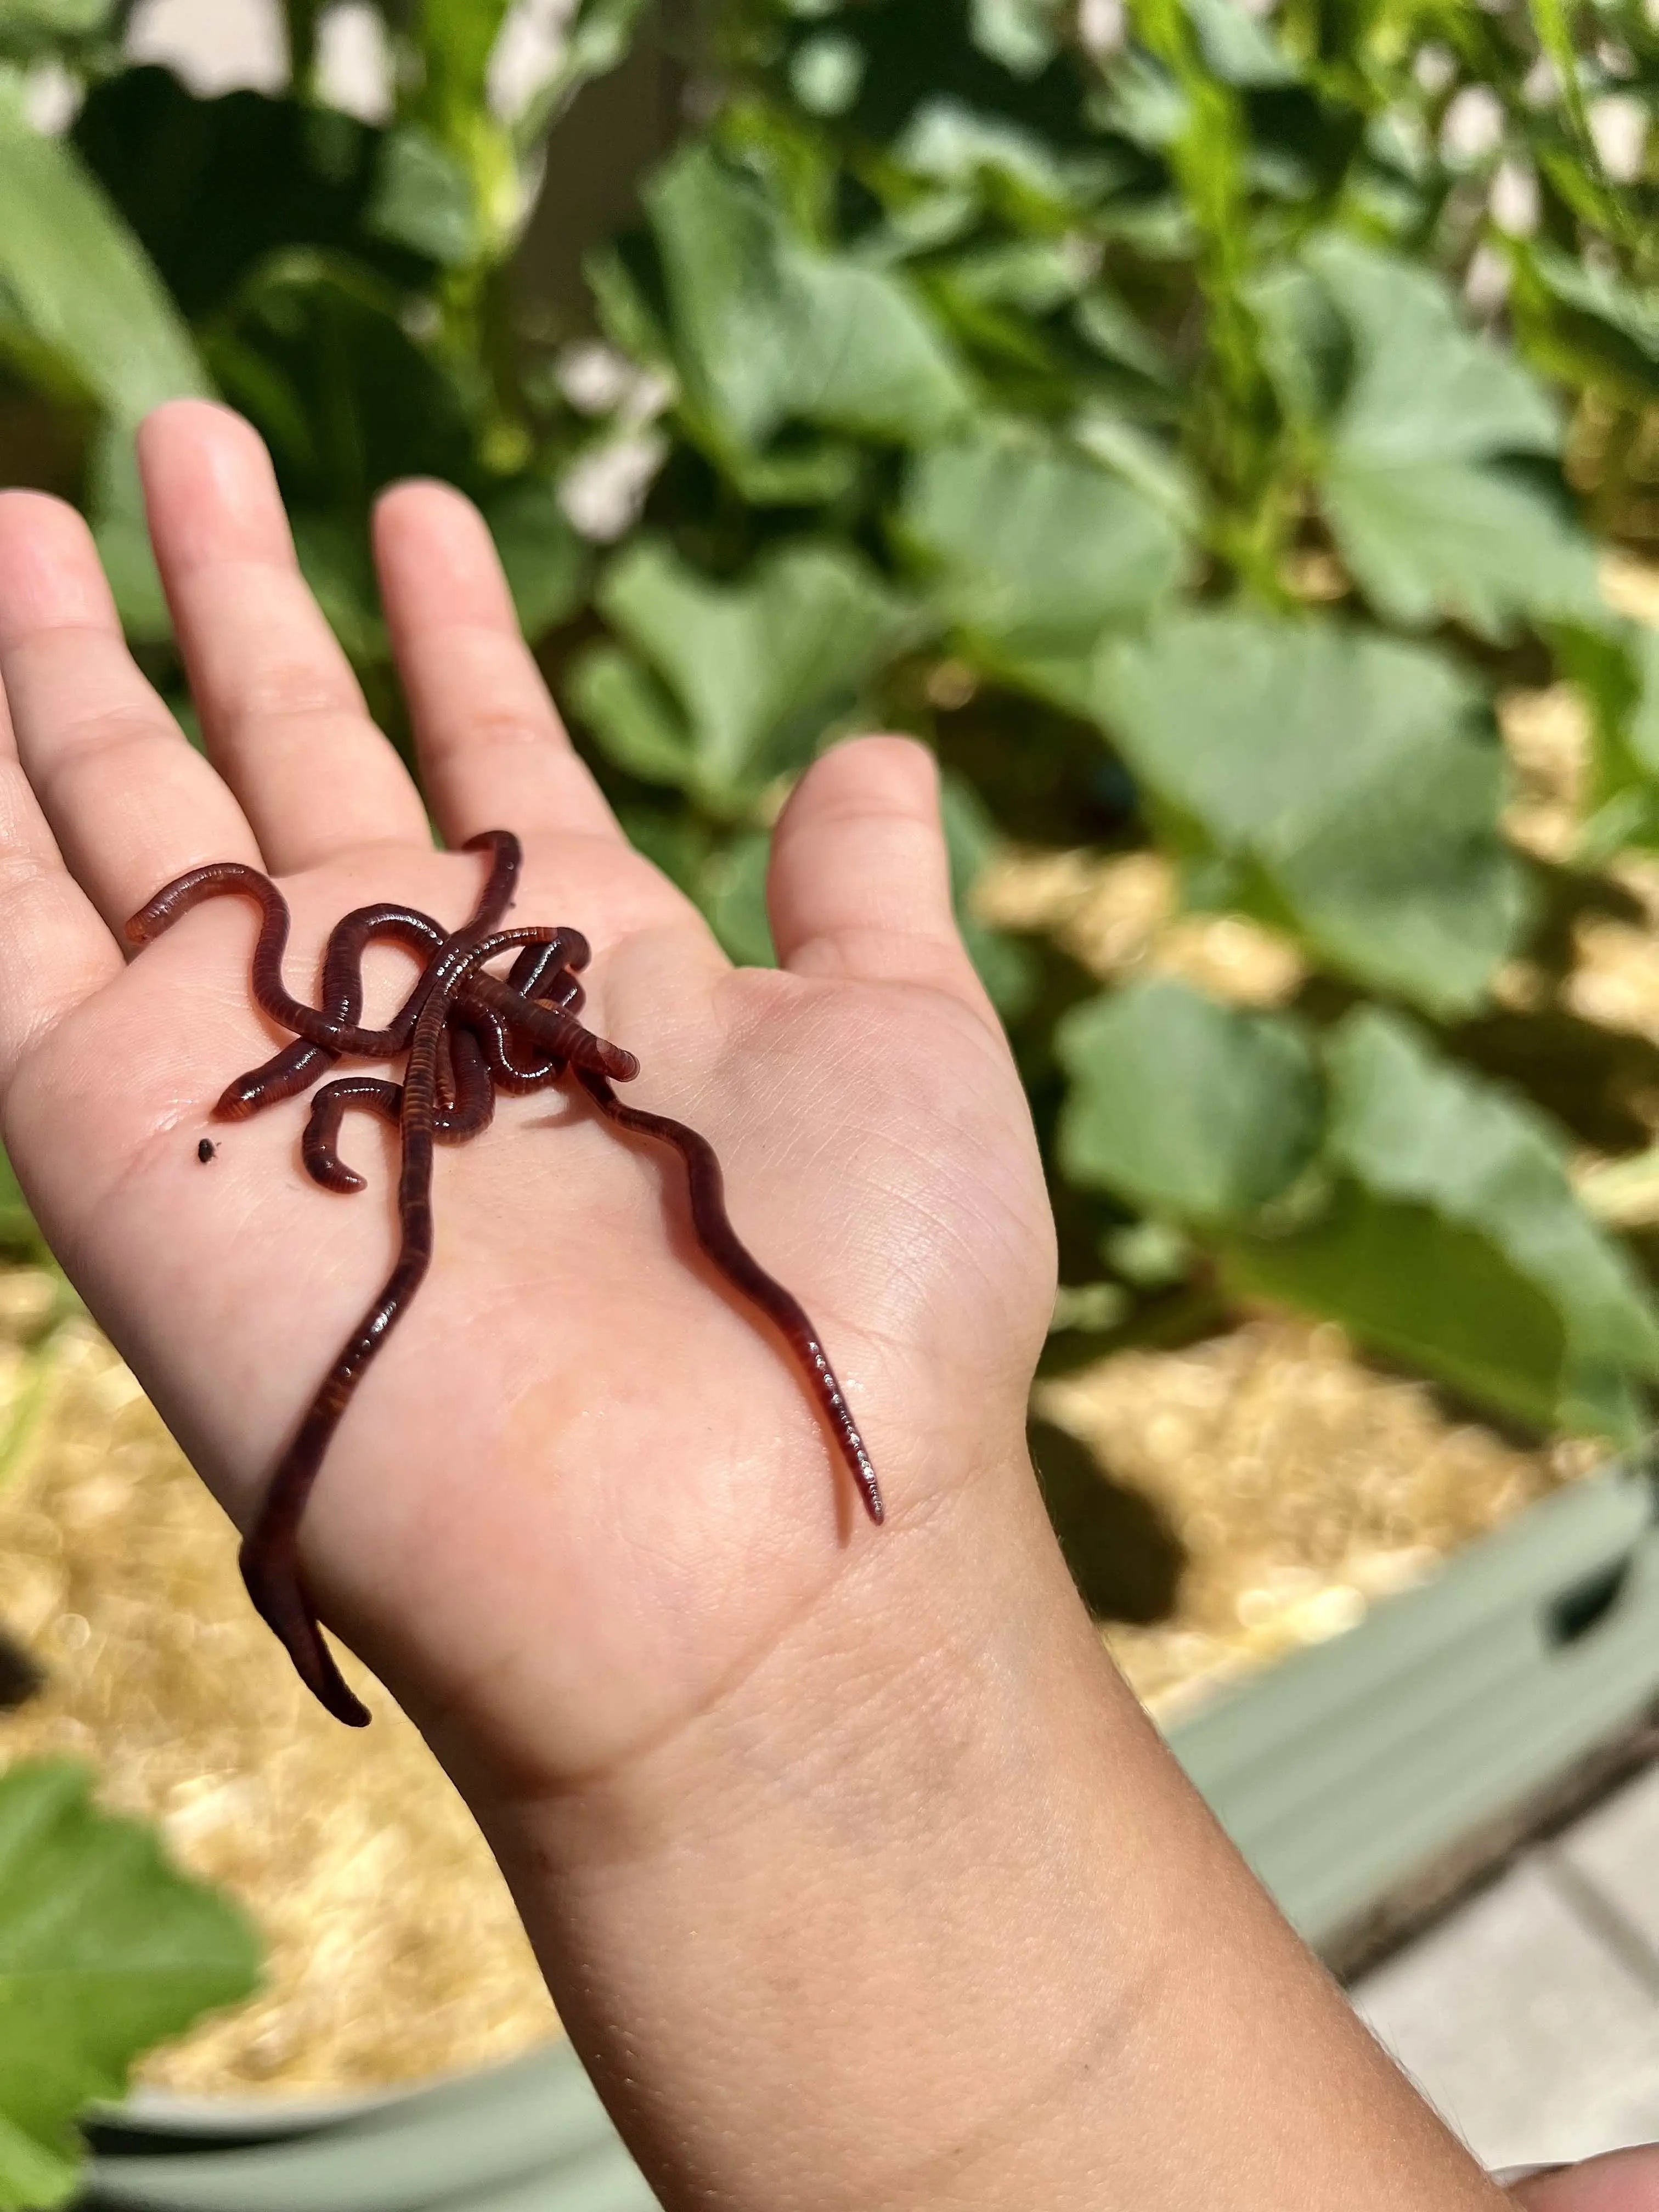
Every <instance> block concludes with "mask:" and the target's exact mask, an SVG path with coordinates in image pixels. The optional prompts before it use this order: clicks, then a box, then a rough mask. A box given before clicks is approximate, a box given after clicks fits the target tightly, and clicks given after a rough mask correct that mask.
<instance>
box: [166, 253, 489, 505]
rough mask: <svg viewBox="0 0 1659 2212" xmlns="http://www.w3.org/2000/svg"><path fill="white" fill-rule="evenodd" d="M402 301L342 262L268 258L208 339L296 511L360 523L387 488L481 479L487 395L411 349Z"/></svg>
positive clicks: (319, 256) (453, 369)
mask: <svg viewBox="0 0 1659 2212" xmlns="http://www.w3.org/2000/svg"><path fill="white" fill-rule="evenodd" d="M403 309H404V295H402V294H401V293H400V292H398V290H396V289H394V288H393V287H392V286H390V285H388V284H386V283H384V282H383V281H382V280H381V279H380V278H379V277H377V276H375V275H374V273H373V272H372V271H371V270H367V269H365V268H363V267H362V265H361V264H358V263H356V262H355V261H352V260H349V259H348V258H345V257H344V256H343V255H336V254H323V253H314V252H307V251H305V250H296V251H295V252H286V253H281V254H276V255H273V256H272V257H271V258H270V259H269V260H268V261H266V262H264V263H263V264H261V265H260V266H259V268H258V270H255V272H254V273H253V275H252V276H250V277H249V278H248V279H247V280H246V283H243V284H242V285H241V286H240V288H239V289H238V291H237V293H236V294H235V295H234V299H233V301H231V303H230V305H229V307H228V308H227V309H226V310H225V311H224V312H223V313H222V314H220V315H219V316H217V317H216V318H215V319H214V321H213V322H212V324H211V325H210V326H209V329H208V331H207V332H206V334H205V335H206V343H207V345H208V350H209V357H210V360H211V362H212V363H213V367H214V370H215V373H216V375H217V377H218V379H219V381H220V383H221V385H222V387H223V389H224V392H225V393H226V396H227V397H228V398H230V399H231V400H233V401H234V404H236V405H237V406H238V407H240V409H241V410H242V411H243V412H244V413H245V414H246V415H247V416H249V418H250V419H251V420H252V422H253V423H254V425H255V427H256V428H258V430H259V431H260V432H261V433H262V435H264V439H265V441H266V443H267V444H268V445H269V446H270V449H271V458H272V459H273V460H274V461H275V463H276V473H277V476H278V477H279V479H280V480H281V483H282V486H283V492H284V494H285V495H286V496H287V497H288V499H289V503H290V504H291V505H293V506H295V507H303V508H307V509H309V510H311V511H313V512H315V513H325V512H328V511H329V510H331V509H338V508H342V507H344V508H349V509H356V510H357V511H358V512H360V513H361V512H362V510H363V509H364V508H366V507H367V504H368V501H369V499H370V498H371V497H372V496H373V495H374V493H375V492H376V491H377V490H379V489H380V487H381V486H382V485H384V484H387V483H392V482H394V481H395V480H396V479H398V478H399V477H411V476H424V477H441V478H443V479H444V480H445V481H447V482H448V483H459V484H461V485H463V486H464V487H468V486H471V484H473V483H475V482H476V481H477V474H478V464H477V442H478V435H479V433H478V412H477V410H478V408H479V404H480V396H481V387H480V384H479V381H478V380H477V378H465V375H464V372H463V370H462V369H461V368H459V367H458V366H457V365H456V364H455V362H453V358H452V357H451V356H449V355H448V354H447V353H446V352H444V351H441V350H440V349H438V348H436V347H435V346H428V345H424V344H422V343H421V342H420V341H419V340H418V339H416V338H415V337H411V336H410V332H409V331H408V330H407V329H406V328H405V327H404V319H403Z"/></svg>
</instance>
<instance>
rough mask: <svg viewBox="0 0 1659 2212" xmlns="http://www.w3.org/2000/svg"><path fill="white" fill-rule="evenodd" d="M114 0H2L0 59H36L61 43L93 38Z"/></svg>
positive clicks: (49, 52) (101, 27)
mask: <svg viewBox="0 0 1659 2212" xmlns="http://www.w3.org/2000/svg"><path fill="white" fill-rule="evenodd" d="M114 6H115V0H5V4H4V6H3V7H0V59H3V60H6V61H14V62H33V61H38V60H40V58H42V57H44V56H46V55H49V54H52V53H54V52H57V51H58V49H59V48H60V47H63V46H74V45H76V44H78V43H79V42H81V41H82V40H88V39H94V38H96V37H97V35H98V33H100V31H102V30H103V29H105V28H106V26H107V24H108V22H109V19H110V17H111V15H112V14H113V13H114Z"/></svg>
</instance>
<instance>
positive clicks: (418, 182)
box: [363, 123, 480, 269]
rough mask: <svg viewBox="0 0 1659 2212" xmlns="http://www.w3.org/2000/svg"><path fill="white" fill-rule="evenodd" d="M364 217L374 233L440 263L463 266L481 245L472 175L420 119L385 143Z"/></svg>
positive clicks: (382, 146)
mask: <svg viewBox="0 0 1659 2212" xmlns="http://www.w3.org/2000/svg"><path fill="white" fill-rule="evenodd" d="M363 220H364V224H365V227H366V228H367V229H368V232H369V233H370V234H371V235H372V236H374V237H377V238H385V239H390V240H392V242H393V243H394V244H396V245H398V246H409V247H410V249H411V250H412V251H413V252H416V253H421V254H424V255H425V256H426V257H427V258H428V260H432V261H435V262H436V263H437V264H439V266H440V267H441V268H444V269H464V268H465V266H466V264H467V263H468V262H469V261H471V258H473V256H474V254H476V253H477V251H478V249H479V243H480V240H479V232H478V215H477V208H476V206H475V205H474V204H473V197H472V185H471V179H469V177H468V176H467V173H466V171H465V169H464V168H463V167H462V166H461V164H460V163H459V161H457V160H456V159H455V157H454V155H453V154H452V153H451V152H450V151H449V150H448V149H447V147H444V146H441V145H440V143H438V141H437V139H435V137H433V135H432V133H431V132H430V131H427V130H425V129H423V128H422V125H420V124H418V123H408V124H405V125H404V127H403V128H402V129H401V130H400V131H393V132H392V133H391V134H390V136H389V137H386V140H385V141H384V143H382V145H381V148H380V165H379V168H378V171H377V173H376V177H375V183H374V197H372V199H371V200H370V202H369V204H368V208H367V209H366V210H365V211H364V217H363Z"/></svg>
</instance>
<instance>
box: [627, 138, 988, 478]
mask: <svg viewBox="0 0 1659 2212" xmlns="http://www.w3.org/2000/svg"><path fill="white" fill-rule="evenodd" d="M646 200H647V210H648V212H649V215H650V217H651V222H652V227H653V230H654V232H655V234H656V236H657V240H658V244H659V247H660V250H661V252H662V258H663V267H664V273H665V278H666V281H667V287H668V295H669V301H670V306H671V311H672V325H673V329H672V341H673V347H674V352H675V356H676V360H677V362H678V368H679V370H680V373H681V375H682V378H683V380H684V384H685V386H686V389H687V392H688V393H689V394H690V396H691V397H692V398H694V399H695V400H696V402H697V403H698V404H700V405H701V406H702V408H703V409H704V410H706V412H707V413H708V416H710V417H711V418H712V420H713V421H714V422H715V423H716V424H717V425H718V426H719V427H720V429H721V431H722V432H723V433H724V435H726V436H727V437H728V438H729V439H731V440H732V441H734V442H735V443H736V444H738V446H740V447H758V446H761V445H763V444H764V443H765V442H766V441H767V440H768V439H769V438H770V437H771V435H773V433H774V432H775V431H776V430H778V429H780V428H781V427H782V426H783V424H784V423H786V422H792V421H793V422H814V423H819V424H822V425H823V426H824V427H825V428H831V429H837V430H842V431H847V432H850V433H852V434H854V435H859V436H864V437H869V438H873V439H877V440H882V441H896V442H901V443H902V442H908V441H926V440H927V439H929V438H933V437H936V436H938V435H940V434H941V432H942V431H944V430H945V429H946V428H948V427H949V426H950V424H951V422H954V421H956V420H957V419H958V418H960V417H961V416H963V414H964V413H965V411H966V410H967V406H968V392H967V388H966V386H965V385H964V383H963V379H962V374H961V372H960V370H959V369H958V368H957V365H956V363H955V362H954V360H953V359H952V357H951V353H950V351H949V349H948V348H947V346H946V345H945V341H944V339H943V338H942V337H940V335H939V332H938V331H936V330H935V329H934V327H933V325H932V324H931V323H930V322H929V320H928V319H927V316H926V315H925V313H923V311H922V309H921V307H919V306H918V305H917V304H916V302H915V300H914V299H913V298H912V297H911V295H910V294H909V292H908V290H907V289H906V288H905V285H904V283H903V280H902V278H901V277H899V276H896V275H895V274H893V273H892V272H890V270H884V269H882V268H878V267H876V266H874V265H872V264H866V263H863V262H860V261H858V260H855V259H854V258H852V257H851V256H850V255H847V254H837V253H831V252H823V251H821V250H820V249H818V248H817V247H815V246H810V245H808V244H806V243H805V241H803V240H799V239H796V238H793V237H792V236H791V235H789V234H788V233H787V231H786V229H785V228H784V225H783V221H782V218H781V216H780V215H779V213H778V211H777V210H775V208H774V207H772V206H771V204H769V202H768V201H767V200H766V199H765V198H764V197H763V195H762V194H761V192H760V191H759V190H758V189H757V187H756V186H755V185H752V184H751V183H750V182H749V181H748V180H746V179H743V178H741V177H738V176H737V175H735V174H734V173H732V171H730V170H729V169H727V168H726V167H724V166H723V165H722V164H721V163H720V161H719V160H718V159H717V158H716V157H715V155H714V154H713V153H712V152H710V151H709V150H708V149H706V148H702V147H696V148H693V149H690V151H688V152H686V153H684V154H682V155H677V156H676V158H675V159H674V160H673V161H671V162H670V163H669V165H668V167H666V168H665V169H664V170H662V171H661V172H660V173H659V174H658V176H657V177H656V179H654V180H653V183H652V185H650V187H649V189H648V191H647V195H646Z"/></svg>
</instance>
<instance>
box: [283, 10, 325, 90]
mask: <svg viewBox="0 0 1659 2212" xmlns="http://www.w3.org/2000/svg"><path fill="white" fill-rule="evenodd" d="M323 4H324V0H283V15H284V17H285V19H286V21H287V25H288V73H289V83H290V84H291V85H292V86H293V88H294V91H295V94H296V95H297V96H298V97H299V98H300V99H301V100H308V99H310V98H311V97H312V95H313V94H314V92H315V91H316V76H317V27H318V23H319V20H320V18H321V15H322V12H323Z"/></svg>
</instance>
